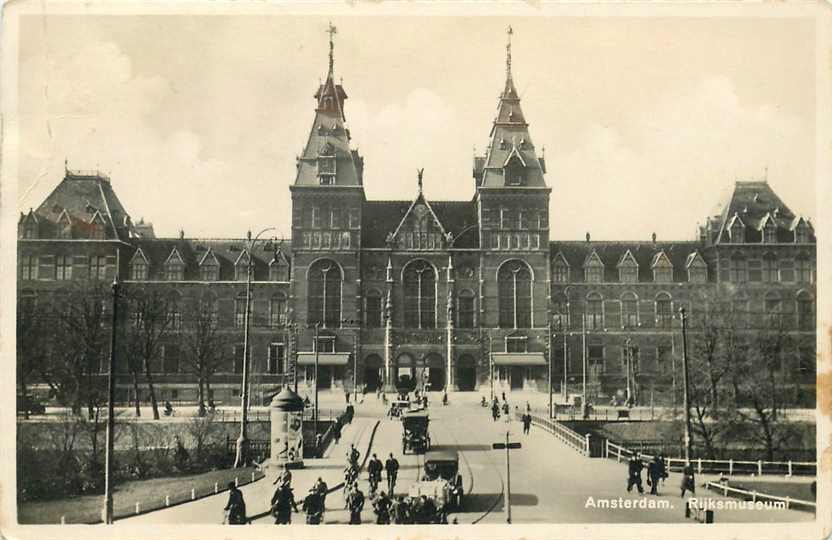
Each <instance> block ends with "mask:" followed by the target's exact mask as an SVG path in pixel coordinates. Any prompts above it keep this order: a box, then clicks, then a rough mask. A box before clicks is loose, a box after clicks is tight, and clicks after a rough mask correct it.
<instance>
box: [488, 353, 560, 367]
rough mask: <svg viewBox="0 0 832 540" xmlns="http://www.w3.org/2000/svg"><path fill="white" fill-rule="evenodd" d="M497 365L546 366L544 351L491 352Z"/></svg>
mask: <svg viewBox="0 0 832 540" xmlns="http://www.w3.org/2000/svg"><path fill="white" fill-rule="evenodd" d="M491 355H492V358H493V359H494V365H495V366H545V365H546V358H544V356H543V353H540V352H530V353H491Z"/></svg>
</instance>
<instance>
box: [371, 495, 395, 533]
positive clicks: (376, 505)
mask: <svg viewBox="0 0 832 540" xmlns="http://www.w3.org/2000/svg"><path fill="white" fill-rule="evenodd" d="M390 505H391V501H390V499H389V497H387V494H386V493H384V492H383V491H382V492H381V493H379V494H378V497H376V499H375V501H373V511H374V512H375V513H376V525H389V524H390Z"/></svg>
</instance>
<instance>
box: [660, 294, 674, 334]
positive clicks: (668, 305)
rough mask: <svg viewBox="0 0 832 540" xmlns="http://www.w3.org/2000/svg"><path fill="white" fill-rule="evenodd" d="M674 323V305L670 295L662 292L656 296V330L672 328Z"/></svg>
mask: <svg viewBox="0 0 832 540" xmlns="http://www.w3.org/2000/svg"><path fill="white" fill-rule="evenodd" d="M672 323H673V304H672V302H671V300H670V295H669V294H667V293H665V292H662V293H659V294H657V295H656V328H670V326H671V324H672Z"/></svg>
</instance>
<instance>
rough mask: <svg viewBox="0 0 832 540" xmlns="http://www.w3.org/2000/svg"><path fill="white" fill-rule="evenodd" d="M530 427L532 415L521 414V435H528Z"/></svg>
mask: <svg viewBox="0 0 832 540" xmlns="http://www.w3.org/2000/svg"><path fill="white" fill-rule="evenodd" d="M531 427H532V415H530V414H529V413H525V414H523V434H524V435H528V434H529V430H530V429H531Z"/></svg>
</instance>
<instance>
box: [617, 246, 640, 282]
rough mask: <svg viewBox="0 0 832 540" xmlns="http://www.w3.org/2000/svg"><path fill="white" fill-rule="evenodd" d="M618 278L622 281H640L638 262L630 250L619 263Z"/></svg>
mask: <svg viewBox="0 0 832 540" xmlns="http://www.w3.org/2000/svg"><path fill="white" fill-rule="evenodd" d="M618 280H619V281H621V283H636V282H637V281H638V263H637V262H636V260H635V258H634V257H633V254H632V253H631V252H630V251H629V250H627V252H626V253H625V254H624V256H623V257H621V262H619V263H618Z"/></svg>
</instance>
